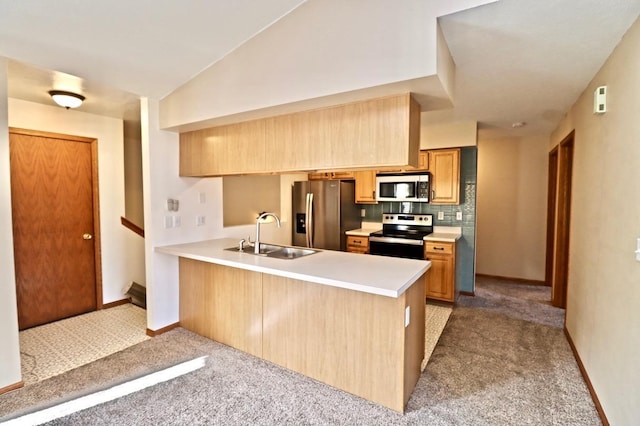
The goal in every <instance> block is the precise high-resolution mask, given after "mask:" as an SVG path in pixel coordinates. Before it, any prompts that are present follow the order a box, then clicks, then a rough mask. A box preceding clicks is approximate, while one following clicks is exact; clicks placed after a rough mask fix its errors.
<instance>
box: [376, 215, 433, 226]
mask: <svg viewBox="0 0 640 426" xmlns="http://www.w3.org/2000/svg"><path fill="white" fill-rule="evenodd" d="M382 224H383V225H421V226H432V225H433V215H432V214H407V213H383V214H382Z"/></svg>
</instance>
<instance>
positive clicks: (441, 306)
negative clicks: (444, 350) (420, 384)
mask: <svg viewBox="0 0 640 426" xmlns="http://www.w3.org/2000/svg"><path fill="white" fill-rule="evenodd" d="M452 310H453V305H450V304H446V303H444V302H443V303H439V302H434V301H430V300H429V301H427V305H426V306H425V308H424V312H425V315H424V317H425V328H424V333H425V336H424V359H423V360H422V366H421V370H422V371H424V369H425V368H426V367H427V363H428V362H429V358H430V357H431V354H432V353H433V350H434V349H435V347H436V344H437V343H438V339H440V335H441V334H442V330H444V327H445V326H446V325H447V321H448V320H449V316H450V315H451V311H452Z"/></svg>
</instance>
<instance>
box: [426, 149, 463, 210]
mask: <svg viewBox="0 0 640 426" xmlns="http://www.w3.org/2000/svg"><path fill="white" fill-rule="evenodd" d="M428 152H429V171H430V172H431V204H460V149H459V148H455V149H438V150H434V151H428Z"/></svg>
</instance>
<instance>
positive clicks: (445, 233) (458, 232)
mask: <svg viewBox="0 0 640 426" xmlns="http://www.w3.org/2000/svg"><path fill="white" fill-rule="evenodd" d="M461 237H462V228H460V227H459V226H434V227H433V233H431V234H429V235H427V236H426V237H424V240H425V241H439V242H447V243H455V242H456V241H458V240H459V239H460V238H461Z"/></svg>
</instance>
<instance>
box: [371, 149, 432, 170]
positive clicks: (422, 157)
mask: <svg viewBox="0 0 640 426" xmlns="http://www.w3.org/2000/svg"><path fill="white" fill-rule="evenodd" d="M428 170H429V151H426V150H422V151H420V152H419V154H418V166H417V167H409V166H407V167H391V168H389V167H385V168H383V169H379V170H378V173H416V172H417V173H420V172H426V171H428Z"/></svg>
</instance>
